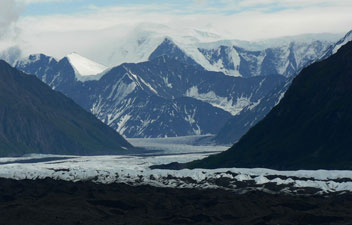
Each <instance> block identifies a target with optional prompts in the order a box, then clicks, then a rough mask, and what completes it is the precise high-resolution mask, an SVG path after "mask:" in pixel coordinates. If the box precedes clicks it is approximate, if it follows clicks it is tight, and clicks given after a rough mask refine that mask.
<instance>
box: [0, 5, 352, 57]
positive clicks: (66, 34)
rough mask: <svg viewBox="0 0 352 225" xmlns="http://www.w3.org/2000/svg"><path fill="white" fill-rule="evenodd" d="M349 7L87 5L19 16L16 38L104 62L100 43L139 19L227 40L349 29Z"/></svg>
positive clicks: (109, 42) (31, 49)
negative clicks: (65, 11) (73, 10)
mask: <svg viewBox="0 0 352 225" xmlns="http://www.w3.org/2000/svg"><path fill="white" fill-rule="evenodd" d="M25 1H26V2H27V3H34V2H39V1H41V2H43V1H69V0H25ZM3 2H8V3H14V1H11V0H1V3H0V4H3ZM219 7H220V8H219ZM1 8H2V7H1ZM10 11H11V10H10ZM351 11H352V2H351V1H350V0H348V1H347V0H334V1H332V0H275V1H274V0H243V1H231V0H216V1H215V0H194V1H192V4H189V5H186V6H185V7H184V8H179V7H172V6H170V4H168V3H165V4H151V3H149V4H145V5H141V4H139V5H132V4H130V5H125V6H115V7H105V8H100V7H96V6H94V5H90V6H87V7H86V11H84V12H77V13H76V14H71V15H60V14H56V15H48V16H26V17H22V18H21V19H20V20H19V22H18V28H19V29H21V31H22V33H21V38H20V40H17V43H18V44H19V45H21V47H22V48H23V49H24V50H26V53H37V52H43V53H46V54H49V55H53V56H56V57H62V56H63V55H65V54H67V53H69V52H72V51H77V52H80V53H83V54H85V55H86V56H89V57H91V58H93V59H96V60H98V61H99V60H100V62H103V63H104V60H102V59H100V58H99V57H98V56H97V55H99V54H100V53H101V52H102V51H104V48H106V49H111V48H114V47H115V46H114V45H116V42H117V41H118V40H120V37H121V36H124V35H126V34H127V33H128V32H130V31H131V30H133V28H134V27H136V26H137V24H140V23H156V24H166V25H167V26H169V27H171V28H174V29H176V30H177V31H178V32H181V33H182V30H186V29H187V28H196V29H200V30H203V31H208V32H212V33H216V34H220V35H222V36H224V38H227V39H244V40H255V39H266V38H275V37H279V36H287V35H297V34H303V33H322V32H330V33H343V32H347V31H348V30H350V29H352V13H351ZM0 12H1V11H0ZM15 12H18V11H15ZM11 15H12V16H11ZM17 17H18V13H17V14H16V13H14V14H11V13H10V16H7V18H12V19H10V20H8V21H9V22H5V24H7V25H6V26H7V27H9V26H12V25H11V24H13V23H14V21H16V18H17ZM6 26H5V27H6ZM1 27H2V26H1ZM6 29H7V28H6ZM98 53H99V54H98Z"/></svg>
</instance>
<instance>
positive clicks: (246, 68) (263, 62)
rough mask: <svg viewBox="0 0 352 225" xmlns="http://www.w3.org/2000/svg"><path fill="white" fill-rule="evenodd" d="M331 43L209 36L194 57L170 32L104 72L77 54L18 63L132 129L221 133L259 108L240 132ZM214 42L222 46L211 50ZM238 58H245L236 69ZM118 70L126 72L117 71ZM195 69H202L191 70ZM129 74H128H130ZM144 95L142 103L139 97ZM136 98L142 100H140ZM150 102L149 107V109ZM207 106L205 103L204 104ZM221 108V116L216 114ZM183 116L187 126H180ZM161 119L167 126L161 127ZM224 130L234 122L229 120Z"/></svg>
mask: <svg viewBox="0 0 352 225" xmlns="http://www.w3.org/2000/svg"><path fill="white" fill-rule="evenodd" d="M145 41H146V40H145ZM141 43H142V42H141ZM143 43H145V42H143ZM326 43H327V42H326V41H325V42H324V41H321V42H319V41H314V42H312V43H311V45H307V44H305V43H300V44H298V43H294V42H291V44H289V45H288V46H285V47H275V48H273V49H264V50H261V51H253V50H251V51H247V50H245V49H243V48H239V47H236V46H225V45H221V46H220V47H219V49H220V50H218V49H217V47H216V46H218V45H217V44H214V43H212V44H211V45H210V44H209V45H204V44H203V45H202V49H201V48H199V49H197V51H198V54H197V57H196V58H194V57H193V56H194V54H193V55H192V57H191V56H190V55H188V53H189V49H187V48H186V49H185V47H184V46H182V45H181V46H179V45H177V44H176V43H175V42H174V41H173V40H172V39H171V38H165V39H164V41H163V42H161V44H160V45H158V47H157V48H156V49H155V50H154V51H153V52H152V53H151V54H150V56H149V61H148V62H142V63H137V64H133V63H129V64H122V65H120V66H118V67H115V68H113V69H109V70H106V72H104V73H103V74H100V75H99V76H87V77H85V79H82V76H81V75H80V74H78V73H77V70H76V69H75V66H74V65H72V64H71V62H70V59H69V57H65V58H63V59H61V60H58V61H57V60H55V59H53V58H51V57H47V56H45V55H36V56H30V57H29V59H26V60H22V61H19V62H18V63H17V68H19V69H21V70H24V71H25V72H27V73H32V74H36V75H37V76H38V77H39V78H40V79H41V80H43V81H44V82H46V83H47V84H49V85H50V86H51V87H52V88H54V89H55V90H58V91H61V92H63V93H64V94H66V95H67V96H69V97H71V98H72V99H74V100H75V101H76V102H77V103H78V104H80V105H81V106H82V107H84V108H85V109H86V110H88V111H91V112H92V113H93V114H94V115H96V116H97V117H98V118H99V119H100V120H102V121H104V122H105V123H106V124H108V125H109V126H111V127H113V128H114V129H116V130H117V131H119V132H121V133H122V134H124V135H125V136H127V137H165V136H183V135H194V134H216V133H217V132H218V131H220V128H221V126H222V125H225V124H226V122H224V121H225V120H228V119H230V118H231V117H232V116H235V117H236V116H237V115H238V114H239V113H240V112H241V111H242V110H243V109H246V110H247V111H248V112H249V113H247V114H251V115H252V116H247V117H244V116H243V115H244V113H242V117H243V118H246V119H241V121H242V122H241V123H240V124H239V126H240V127H239V128H238V131H240V130H242V131H241V132H239V133H243V132H245V131H246V129H249V128H250V126H251V125H253V124H254V122H253V121H246V120H247V119H248V120H249V119H250V120H252V119H253V118H254V120H255V121H259V120H260V119H261V118H262V117H264V116H265V114H266V113H263V112H269V111H270V109H271V107H273V104H270V103H273V102H275V101H278V99H277V100H276V99H275V98H278V97H279V95H275V94H273V95H272V98H273V100H270V101H269V100H265V101H264V102H261V101H262V99H263V98H265V96H266V95H267V94H269V92H270V91H271V90H272V89H274V88H276V86H277V85H279V86H280V87H282V86H283V85H284V84H283V83H284V82H285V79H286V78H285V76H292V75H293V74H294V73H295V72H297V70H300V69H301V67H303V64H304V63H309V62H311V61H314V60H315V58H319V57H321V56H320V54H321V52H322V51H324V50H325V48H326V47H325V45H326ZM207 46H208V47H209V46H213V47H214V46H215V47H214V49H213V50H209V49H208V47H207ZM302 49H303V50H302ZM209 51H210V53H211V54H210V53H209ZM297 52H299V54H298V53H297ZM308 53H309V54H308ZM297 54H298V55H299V57H297V56H296V55H297ZM205 56H206V57H205ZM235 56H236V57H235ZM41 57H43V59H41ZM199 57H205V58H207V60H208V63H209V65H210V64H214V65H215V64H217V65H218V64H219V61H221V62H222V68H223V69H221V70H224V71H225V72H227V75H229V74H230V75H231V73H232V72H229V71H230V70H232V71H234V70H237V72H236V73H237V74H236V75H238V76H244V77H248V78H249V79H248V80H246V79H243V78H242V79H237V78H234V77H232V76H224V74H222V73H220V72H218V73H216V72H213V73H211V72H205V70H204V69H203V66H204V64H202V65H201V64H199V63H198V62H199ZM280 59H283V60H281V61H280ZM167 63H168V65H166V64H167ZM173 64H174V65H178V67H176V66H174V65H173ZM234 64H237V66H236V69H235V66H234ZM219 65H220V64H219ZM278 65H279V66H281V67H282V66H283V65H284V66H286V67H285V70H279V69H277V67H278ZM159 67H163V68H162V69H160V68H159ZM188 67H193V68H191V69H190V68H188ZM117 68H118V69H117ZM112 71H113V72H112ZM194 71H195V72H194ZM112 73H116V74H118V75H116V76H115V78H112V77H113V76H111V75H110V74H112ZM192 73H196V75H192V76H190V74H192ZM126 74H128V76H125V75H126ZM204 74H206V75H204ZM244 74H245V75H244ZM273 74H279V75H283V76H277V75H276V76H274V75H273ZM232 75H233V74H232ZM211 76H213V77H211ZM88 77H89V79H87V78H88ZM100 77H102V78H100ZM105 77H110V78H109V79H107V78H105ZM250 77H253V78H250ZM264 77H266V78H265V79H264ZM87 80H97V81H96V82H94V81H87ZM105 80H108V81H105ZM245 80H246V81H245ZM102 84H103V85H102ZM112 84H114V85H112ZM262 85H264V86H263V87H262ZM280 87H278V89H280ZM109 91H110V92H109ZM151 96H153V97H151ZM186 97H188V98H190V99H187V98H186ZM111 99H113V100H111ZM186 99H187V100H186ZM137 102H138V104H134V103H137ZM191 102H192V103H191ZM265 102H268V103H267V104H265ZM269 102H270V103H269ZM204 103H207V104H204ZM135 105H139V108H138V107H135ZM200 105H202V106H200ZM142 106H143V107H144V109H146V111H148V113H146V114H143V115H141V113H140V112H141V109H142V108H143V107H142ZM161 106H162V107H161ZM173 106H175V107H173ZM192 107H194V108H192ZM261 107H263V108H261ZM200 108H202V110H199V109H200ZM253 108H255V109H253ZM181 111H182V112H181ZM201 111H202V112H205V111H207V112H208V117H207V116H205V115H203V113H200V112H201ZM138 112H139V113H138ZM153 113H154V114H157V115H159V116H155V115H153ZM214 113H215V116H211V115H212V114H214ZM257 114H258V115H257ZM201 115H202V116H201ZM203 117H204V118H210V120H209V124H211V125H212V126H207V125H206V123H204V122H201V120H206V119H201V118H203ZM195 118H196V119H195ZM215 120H216V121H218V122H215ZM151 124H153V125H151ZM181 124H183V126H184V127H187V128H186V129H179V128H175V127H177V126H178V125H181ZM200 124H203V125H200ZM158 126H159V127H160V129H159V130H160V133H159V134H157V130H158V129H156V127H158ZM203 127H204V128H203ZM176 130H177V131H176ZM222 130H226V127H225V129H222ZM236 132H237V131H236ZM232 140H233V139H231V141H232ZM224 141H225V140H224ZM227 143H229V140H227Z"/></svg>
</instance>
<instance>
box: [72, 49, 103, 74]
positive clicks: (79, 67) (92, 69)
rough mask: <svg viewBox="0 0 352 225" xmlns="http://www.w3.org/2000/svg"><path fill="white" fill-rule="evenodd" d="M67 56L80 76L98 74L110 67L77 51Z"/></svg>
mask: <svg viewBox="0 0 352 225" xmlns="http://www.w3.org/2000/svg"><path fill="white" fill-rule="evenodd" d="M66 57H67V59H68V60H69V62H70V63H71V65H72V67H73V68H74V69H75V71H76V72H77V73H78V74H79V75H80V76H92V75H98V74H101V73H102V72H104V71H105V70H106V69H107V68H108V67H106V66H104V65H101V64H99V63H97V62H94V61H92V60H90V59H88V58H85V57H83V56H81V55H79V54H77V53H75V52H74V53H71V54H69V55H67V56H66Z"/></svg>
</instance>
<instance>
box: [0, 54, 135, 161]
mask: <svg viewBox="0 0 352 225" xmlns="http://www.w3.org/2000/svg"><path fill="white" fill-rule="evenodd" d="M0 103H1V104H0V121H2V122H1V124H2V125H1V127H0V155H1V156H19V155H23V154H29V153H41V154H61V155H95V154H126V153H127V152H129V151H128V150H132V149H133V147H132V146H131V145H130V144H129V143H128V142H127V141H126V140H125V139H123V138H122V137H121V136H120V135H119V134H118V133H116V132H115V131H114V130H113V129H111V128H109V127H108V126H106V125H105V124H103V123H102V122H100V121H99V120H98V119H96V118H95V117H94V116H93V115H91V114H90V113H88V112H86V111H85V110H83V109H82V108H81V107H79V106H78V105H77V104H76V103H74V102H73V101H72V100H71V99H69V98H67V97H65V96H64V95H63V94H61V93H58V92H56V91H53V90H52V89H51V88H50V87H49V86H47V85H46V84H44V83H42V82H41V81H40V80H38V79H37V78H36V77H34V76H30V75H27V74H24V73H22V72H20V71H18V70H16V69H14V68H12V67H11V66H10V65H8V64H7V63H5V62H4V61H2V60H1V61H0Z"/></svg>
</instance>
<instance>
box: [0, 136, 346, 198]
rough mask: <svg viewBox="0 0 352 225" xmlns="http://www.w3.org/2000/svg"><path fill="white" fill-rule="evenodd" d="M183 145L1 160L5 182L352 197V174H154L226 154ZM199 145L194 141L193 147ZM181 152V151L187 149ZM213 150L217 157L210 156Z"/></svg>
mask: <svg viewBox="0 0 352 225" xmlns="http://www.w3.org/2000/svg"><path fill="white" fill-rule="evenodd" d="M181 140H182V138H179V139H177V138H173V139H165V140H164V141H165V142H166V143H168V145H169V146H173V147H172V148H169V149H166V150H165V151H162V152H157V153H155V152H151V154H149V155H127V156H126V155H125V156H54V155H29V156H26V157H21V158H1V159H0V177H1V178H9V179H16V180H23V179H32V180H34V179H45V178H52V179H57V180H65V181H73V182H77V181H92V182H96V183H103V184H109V183H125V184H129V185H133V186H136V185H152V186H156V187H171V188H197V189H216V188H220V189H226V190H231V191H234V192H236V193H245V192H248V191H253V190H260V191H264V192H268V193H286V194H303V195H307V194H308V195H311V194H324V193H331V192H341V193H342V192H351V191H352V171H326V170H317V171H303V170H302V171H275V170H269V169H260V168H257V169H243V168H226V169H216V170H206V169H196V170H188V169H184V170H179V171H177V170H151V169H150V168H149V167H150V166H152V165H159V164H167V163H171V162H181V163H183V162H189V161H192V160H196V159H202V158H204V157H206V156H208V155H209V154H214V152H217V151H221V150H225V149H226V147H213V146H207V147H206V148H205V150H204V149H203V147H200V148H198V147H199V146H198V147H195V146H191V147H190V148H189V151H188V152H187V151H186V149H187V146H190V145H188V144H184V143H182V142H181ZM183 140H185V139H183ZM186 140H187V139H186ZM193 140H194V139H192V138H189V139H188V141H190V142H192V141H193ZM144 141H146V142H149V147H151V148H150V149H152V150H156V149H157V146H158V144H159V147H160V148H162V147H163V146H165V145H167V144H165V143H163V140H162V139H156V140H153V139H149V140H144ZM153 141H154V142H153ZM137 142H139V143H142V142H143V140H136V141H135V143H137ZM144 143H145V142H144ZM152 143H154V144H152ZM177 146H181V149H178V148H177ZM160 148H159V149H160ZM211 148H213V149H214V151H210V149H211ZM200 150H203V151H200Z"/></svg>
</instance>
